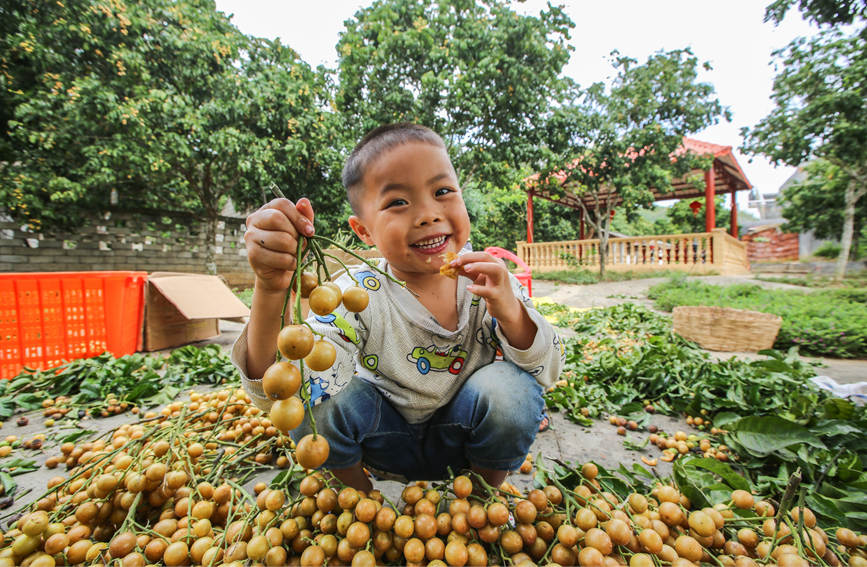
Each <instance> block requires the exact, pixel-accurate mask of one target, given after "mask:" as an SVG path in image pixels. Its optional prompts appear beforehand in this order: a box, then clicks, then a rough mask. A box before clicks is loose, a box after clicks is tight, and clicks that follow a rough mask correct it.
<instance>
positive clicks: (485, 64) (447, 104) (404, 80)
mask: <svg viewBox="0 0 867 567" xmlns="http://www.w3.org/2000/svg"><path fill="white" fill-rule="evenodd" d="M573 26H574V24H573V23H572V21H571V20H570V19H569V18H568V17H567V16H566V14H565V13H564V12H563V10H562V9H561V8H558V7H553V6H549V7H548V9H546V10H544V11H542V12H540V13H539V15H538V16H537V17H536V16H523V15H519V14H518V13H516V12H515V11H513V10H512V9H511V8H510V7H509V3H508V2H506V1H504V0H478V1H469V0H460V1H458V0H439V1H436V2H428V1H423V0H377V1H375V2H374V3H373V4H372V5H371V6H369V7H367V8H363V9H361V10H359V11H358V12H357V13H356V15H355V17H354V18H353V19H352V20H349V21H348V22H347V23H346V29H345V31H344V32H343V33H342V34H341V36H340V40H339V41H338V43H337V51H338V56H339V63H338V70H337V82H338V89H337V95H336V102H337V109H338V110H339V111H340V112H341V113H342V114H343V118H344V119H345V121H346V124H347V129H348V131H350V132H352V135H353V136H354V138H355V139H360V138H361V136H362V135H363V134H364V133H365V132H367V131H368V130H370V129H371V128H373V127H375V126H378V125H380V124H382V123H386V122H397V121H411V122H418V123H421V124H424V125H426V126H429V127H431V128H433V129H434V130H435V131H437V132H438V133H439V134H440V135H441V136H442V137H443V138H444V140H445V141H446V144H447V145H448V147H449V152H450V154H451V156H452V160H453V161H454V163H455V167H456V168H457V170H458V174H459V176H460V177H461V179H462V182H463V183H464V184H465V185H470V186H479V185H481V183H482V182H481V181H480V180H482V179H483V180H484V183H485V184H487V185H488V186H491V187H509V186H511V185H512V184H514V183H515V181H516V180H517V179H519V177H520V172H519V171H516V166H518V167H519V166H520V165H522V164H527V163H531V162H536V161H537V159H538V156H539V148H540V146H541V145H542V142H543V140H542V139H541V137H540V128H539V125H540V123H541V122H543V121H544V119H545V117H546V115H547V114H548V113H549V112H550V108H551V107H552V105H553V104H556V102H557V101H558V100H560V99H561V98H562V96H563V95H562V93H563V92H564V89H565V88H566V87H567V86H568V81H567V80H566V79H564V78H563V77H562V75H561V71H562V69H563V67H564V66H565V64H566V63H567V62H568V60H569V51H570V48H569V47H568V45H567V43H566V41H567V40H568V39H569V31H570V30H571V29H572V27H573Z"/></svg>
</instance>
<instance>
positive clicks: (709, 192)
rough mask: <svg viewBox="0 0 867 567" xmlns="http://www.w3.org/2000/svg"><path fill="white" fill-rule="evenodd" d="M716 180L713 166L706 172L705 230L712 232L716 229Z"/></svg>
mask: <svg viewBox="0 0 867 567" xmlns="http://www.w3.org/2000/svg"><path fill="white" fill-rule="evenodd" d="M715 197H716V179H715V177H714V171H713V164H711V166H710V168H709V169H708V170H707V171H705V172H704V230H705V232H710V231H712V230H713V229H714V228H715V227H716V207H715V204H714V198H715Z"/></svg>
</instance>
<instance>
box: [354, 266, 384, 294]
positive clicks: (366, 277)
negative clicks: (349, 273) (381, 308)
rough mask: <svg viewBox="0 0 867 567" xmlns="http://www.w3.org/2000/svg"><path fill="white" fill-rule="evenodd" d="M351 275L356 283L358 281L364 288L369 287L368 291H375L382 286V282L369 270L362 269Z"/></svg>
mask: <svg viewBox="0 0 867 567" xmlns="http://www.w3.org/2000/svg"><path fill="white" fill-rule="evenodd" d="M353 277H355V280H356V281H357V282H358V283H360V284H361V285H363V286H364V287H365V288H367V289H369V290H370V291H376V290H378V289H379V288H380V287H382V282H380V281H379V280H378V279H377V277H376V274H374V273H373V272H372V271H370V270H362V271H360V272H355V274H353Z"/></svg>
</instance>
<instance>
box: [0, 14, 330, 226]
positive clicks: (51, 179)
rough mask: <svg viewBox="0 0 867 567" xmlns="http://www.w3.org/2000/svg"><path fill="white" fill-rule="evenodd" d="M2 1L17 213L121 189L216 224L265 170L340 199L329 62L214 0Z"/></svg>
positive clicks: (256, 191) (104, 200) (80, 204)
mask: <svg viewBox="0 0 867 567" xmlns="http://www.w3.org/2000/svg"><path fill="white" fill-rule="evenodd" d="M4 6H6V8H4V10H5V13H4V14H3V15H4V16H7V17H8V18H9V20H12V21H14V22H15V24H14V28H13V29H12V33H11V34H9V35H7V36H4V38H3V39H0V42H2V44H0V45H2V47H0V58H2V59H0V65H2V68H3V69H4V75H3V77H4V81H5V82H6V87H7V88H6V89H5V90H4V95H3V96H4V101H3V102H4V103H8V107H7V106H5V104H4V107H5V108H8V109H10V110H7V114H6V116H4V118H5V119H6V128H4V132H7V133H6V134H5V135H4V138H3V140H2V146H0V150H2V152H3V153H2V157H0V181H2V183H0V195H2V197H3V201H4V203H6V207H7V210H8V211H9V212H11V213H12V214H13V215H15V216H16V217H17V218H22V219H25V220H28V221H29V222H30V223H31V224H33V225H35V226H36V227H46V228H47V227H52V226H57V225H70V224H73V225H74V224H75V223H76V222H79V221H80V219H81V218H82V216H83V215H86V214H88V213H89V212H91V211H93V210H99V209H101V208H105V207H106V206H107V205H108V204H109V202H110V200H112V193H114V194H115V195H116V201H117V206H118V207H121V208H127V209H140V208H162V209H169V210H176V211H177V210H180V211H189V212H193V213H197V214H202V215H203V216H204V217H205V218H206V219H208V220H209V221H210V222H209V223H208V224H209V226H210V225H213V223H215V222H216V217H217V214H218V212H219V209H220V207H221V206H222V204H223V203H224V202H225V199H226V198H227V197H231V198H232V199H233V201H234V202H235V203H236V204H237V205H238V206H240V207H244V206H247V205H253V204H255V203H259V202H261V200H262V196H263V188H267V187H268V186H269V185H270V184H272V183H274V184H276V185H278V186H282V187H284V188H286V187H301V188H310V187H316V188H318V189H320V191H322V197H323V199H322V200H323V201H324V206H326V207H327V206H331V207H338V206H339V207H341V208H342V206H343V205H342V198H339V199H338V198H337V197H336V195H338V194H340V192H339V191H338V190H337V189H336V187H339V184H338V183H335V182H334V181H331V182H330V185H329V177H328V173H329V171H330V170H333V168H334V166H333V163H331V162H333V161H335V160H338V159H339V151H338V150H337V149H335V144H336V142H337V139H336V134H335V130H336V129H335V124H334V121H333V119H332V117H331V115H330V113H327V112H325V111H324V110H323V107H324V106H325V105H326V104H327V102H328V93H327V90H326V89H325V80H324V78H323V77H322V76H321V75H317V73H315V72H314V71H313V70H311V69H310V67H309V65H307V64H306V63H304V62H303V61H301V60H300V58H299V57H298V55H297V54H296V53H295V52H294V51H293V50H291V49H290V48H288V47H285V46H282V45H280V44H279V43H277V42H271V41H267V40H260V39H254V38H248V37H246V36H244V35H243V34H241V33H240V32H239V31H238V30H237V29H236V28H235V27H234V26H233V25H232V24H231V23H230V21H229V19H228V17H226V16H225V15H223V14H221V13H219V12H217V11H216V9H215V7H214V4H213V1H212V0H182V1H170V0H143V1H140V2H135V3H129V4H125V3H124V2H122V1H120V0H118V1H117V2H113V3H111V4H105V3H100V2H98V1H96V0H83V1H82V2H77V3H74V4H72V3H69V4H64V3H60V2H57V3H47V4H45V3H38V4H32V3H26V2H19V3H14V4H12V5H9V4H8V3H6V4H4ZM9 20H6V21H7V22H8V21H9ZM329 186H331V187H335V189H333V190H331V191H330V192H329V191H325V190H323V189H324V188H327V187H329ZM329 195H332V197H331V199H329V198H328V197H329ZM212 228H213V227H212ZM208 234H209V236H208V238H209V240H208V242H209V243H213V238H211V237H212V236H213V234H212V233H211V232H210V231H209V232H208Z"/></svg>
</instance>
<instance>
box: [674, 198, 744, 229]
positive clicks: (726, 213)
mask: <svg viewBox="0 0 867 567" xmlns="http://www.w3.org/2000/svg"><path fill="white" fill-rule="evenodd" d="M724 200H725V199H724V198H723V197H722V196H717V197H716V199H714V214H715V215H716V217H715V218H716V226H720V227H728V226H730V225H731V210H730V209H727V208H726V207H724V206H723V201H724ZM690 203H692V201H690V200H688V199H681V200H680V201H678V202H677V203H675V204H674V205H672V206H671V207H670V208H669V209H668V220H669V221H670V222H671V224H672V226H673V227H674V230H675V232H676V233H690V232H704V229H705V228H706V227H705V222H704V217H705V203H704V199H702V200H701V209H699V210H698V213H693V212H692V209H690V208H689V205H690Z"/></svg>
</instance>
